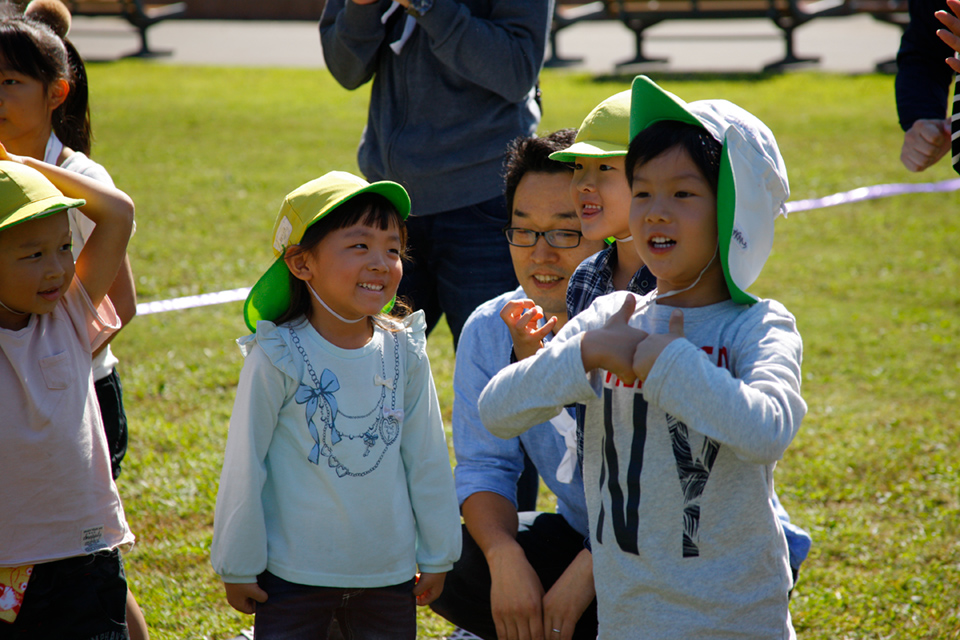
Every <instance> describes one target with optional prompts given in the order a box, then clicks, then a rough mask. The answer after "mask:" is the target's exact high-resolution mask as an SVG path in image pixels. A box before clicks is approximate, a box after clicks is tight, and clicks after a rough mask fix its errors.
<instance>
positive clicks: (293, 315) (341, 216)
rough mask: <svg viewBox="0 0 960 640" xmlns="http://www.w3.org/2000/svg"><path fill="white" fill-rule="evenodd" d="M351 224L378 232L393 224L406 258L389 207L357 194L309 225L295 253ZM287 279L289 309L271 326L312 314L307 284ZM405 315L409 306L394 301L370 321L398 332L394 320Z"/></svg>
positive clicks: (402, 238) (396, 217) (402, 230)
mask: <svg viewBox="0 0 960 640" xmlns="http://www.w3.org/2000/svg"><path fill="white" fill-rule="evenodd" d="M355 224H362V225H366V226H368V227H374V228H377V229H381V230H387V229H389V228H390V225H391V224H395V225H397V227H398V228H399V229H400V247H401V248H400V257H401V258H406V253H405V249H406V246H407V227H406V225H404V223H403V220H402V219H401V218H400V214H399V213H398V212H397V210H396V208H394V206H393V204H391V203H390V201H389V200H387V199H386V198H385V197H383V196H382V195H380V194H379V193H361V194H360V195H358V196H355V197H353V198H351V199H349V200H347V201H346V202H344V203H343V204H341V205H340V206H339V207H337V208H336V210H334V211H331V212H330V213H328V214H327V215H326V216H324V217H323V218H321V219H320V220H317V221H316V222H315V223H313V224H312V225H310V226H309V227H308V228H307V230H306V231H305V232H304V234H303V238H302V239H301V240H300V243H299V245H298V246H299V247H300V249H299V251H298V252H297V253H304V252H306V251H311V250H312V249H313V248H314V247H316V246H317V245H318V244H319V243H320V241H321V240H323V239H324V238H325V237H326V236H327V235H329V234H330V233H332V232H333V231H336V230H338V229H345V228H347V227H352V226H353V225H355ZM293 255H296V254H293ZM287 276H288V278H289V282H290V307H289V308H288V309H287V310H286V311H285V312H284V313H283V314H282V315H281V316H280V317H279V318H277V319H276V321H275V323H276V324H277V325H280V324H283V323H285V322H290V321H291V320H297V319H298V318H301V317H306V318H307V319H309V318H310V316H311V314H312V312H313V303H312V299H313V296H311V294H310V290H309V289H308V288H307V284H306V283H305V282H304V281H303V280H300V279H299V278H297V277H296V276H294V275H293V274H292V273H288V274H287ZM408 313H410V307H409V306H408V305H407V304H406V302H405V301H403V300H401V299H400V298H397V301H396V304H394V306H393V309H392V310H391V312H390V314H389V315H388V314H384V313H380V314H378V315H377V316H375V317H373V318H372V320H374V321H375V322H376V323H377V324H378V325H380V326H381V327H382V328H384V329H387V330H388V331H398V330H399V329H400V326H399V325H398V324H397V322H396V321H397V320H400V319H401V318H403V317H404V316H405V315H407V314H408Z"/></svg>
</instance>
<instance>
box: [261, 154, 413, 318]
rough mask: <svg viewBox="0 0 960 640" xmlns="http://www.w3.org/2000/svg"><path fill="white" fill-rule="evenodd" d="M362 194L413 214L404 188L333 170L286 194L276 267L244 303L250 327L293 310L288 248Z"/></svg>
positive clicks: (276, 232) (403, 214)
mask: <svg viewBox="0 0 960 640" xmlns="http://www.w3.org/2000/svg"><path fill="white" fill-rule="evenodd" d="M361 193H378V194H380V195H382V196H383V197H384V198H386V199H387V200H388V201H389V202H390V204H392V205H393V206H394V207H395V208H396V210H397V212H398V213H399V214H400V218H401V219H403V220H406V218H407V216H408V215H410V196H409V195H407V192H406V190H405V189H404V188H403V187H402V186H400V185H399V184H397V183H396V182H390V181H387V180H384V181H381V182H374V183H372V184H371V183H369V182H367V181H366V180H364V179H363V178H359V177H357V176H355V175H353V174H352V173H347V172H345V171H331V172H330V173H327V174H325V175H323V176H321V177H319V178H317V179H315V180H311V181H310V182H308V183H306V184H304V185H302V186H300V187H298V188H296V189H294V190H293V191H291V192H290V193H289V194H287V197H286V198H284V199H283V204H281V205H280V212H279V213H278V214H277V220H276V222H275V223H274V225H273V257H274V261H273V264H272V265H270V268H269V269H267V272H266V273H264V274H263V276H261V277H260V279H259V280H257V283H256V284H255V285H253V288H252V289H251V290H250V294H249V295H248V296H247V299H246V301H245V302H244V303H243V319H244V322H246V324H247V328H249V329H250V330H251V331H256V330H257V322H258V321H260V320H271V321H272V320H276V319H277V318H279V317H280V316H281V315H282V314H283V312H284V311H286V310H287V309H288V308H289V307H290V280H289V276H288V275H287V274H288V273H289V272H288V270H287V265H286V263H285V262H284V260H283V256H284V253H285V252H286V250H287V247H290V246H292V245H295V244H298V243H299V242H300V240H302V239H303V234H304V233H305V232H306V230H307V229H308V228H309V227H310V226H311V225H312V224H313V223H315V222H317V221H318V220H320V219H322V218H324V217H325V216H327V215H329V214H330V213H331V212H332V211H334V210H335V209H336V208H337V207H339V206H340V205H342V204H343V203H345V202H347V201H349V200H350V199H351V198H354V197H356V196H358V195H360V194H361Z"/></svg>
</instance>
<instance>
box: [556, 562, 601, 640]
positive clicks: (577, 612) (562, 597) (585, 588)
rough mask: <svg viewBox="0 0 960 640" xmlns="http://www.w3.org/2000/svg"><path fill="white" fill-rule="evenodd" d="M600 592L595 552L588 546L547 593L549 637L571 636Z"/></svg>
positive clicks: (563, 638)
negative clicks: (595, 578) (595, 583)
mask: <svg viewBox="0 0 960 640" xmlns="http://www.w3.org/2000/svg"><path fill="white" fill-rule="evenodd" d="M596 596H597V592H596V591H595V590H594V587H593V556H592V555H591V554H590V552H589V551H587V550H586V549H584V550H583V551H581V552H580V554H579V555H578V556H577V557H576V558H574V560H573V562H571V563H570V566H569V567H567V569H566V571H564V572H563V574H562V575H561V576H560V578H558V579H557V581H556V582H554V583H553V586H552V587H550V591H548V592H547V595H545V596H544V597H543V630H544V632H545V633H546V637H547V640H571V638H573V631H574V629H575V628H576V626H577V622H578V621H579V620H580V616H582V615H583V612H584V611H586V610H587V607H589V606H590V603H591V602H593V599H594V598H595V597H596ZM555 629H559V630H560V633H556V632H555Z"/></svg>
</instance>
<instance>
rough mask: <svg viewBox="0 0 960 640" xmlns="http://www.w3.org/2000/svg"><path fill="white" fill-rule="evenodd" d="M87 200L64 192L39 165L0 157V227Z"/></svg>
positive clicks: (78, 205)
mask: <svg viewBox="0 0 960 640" xmlns="http://www.w3.org/2000/svg"><path fill="white" fill-rule="evenodd" d="M85 204H86V202H85V201H84V200H80V199H77V198H68V197H66V196H64V195H63V194H62V193H60V190H59V189H57V188H56V187H55V186H53V183H51V182H50V181H49V180H47V179H46V178H45V177H44V175H43V174H42V173H40V172H39V171H37V170H36V169H31V168H30V167H28V166H26V165H23V164H20V163H19V162H12V161H10V160H0V230H2V229H6V228H7V227H12V226H13V225H15V224H19V223H21V222H24V221H26V220H31V219H33V218H43V217H45V216H49V215H53V214H54V213H59V212H60V211H66V210H67V209H72V208H74V207H82V206H83V205H85Z"/></svg>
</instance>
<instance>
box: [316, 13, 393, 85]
mask: <svg viewBox="0 0 960 640" xmlns="http://www.w3.org/2000/svg"><path fill="white" fill-rule="evenodd" d="M389 6H390V2H389V1H384V0H328V1H327V4H326V5H325V6H324V8H323V14H322V16H321V17H320V44H321V46H322V47H323V62H324V64H325V65H326V66H327V69H329V70H330V74H331V75H333V77H334V79H336V81H337V82H339V83H340V84H341V85H342V86H343V87H344V88H346V89H350V90H353V89H356V88H357V87H359V86H361V85H364V84H366V83H367V82H369V81H370V79H371V78H373V74H374V73H375V72H376V70H377V59H378V57H379V55H380V45H381V44H382V43H383V39H384V37H385V36H386V27H385V26H384V25H383V24H382V23H381V22H380V17H381V16H382V15H383V14H384V12H385V11H386V10H387V8H388V7H389Z"/></svg>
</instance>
